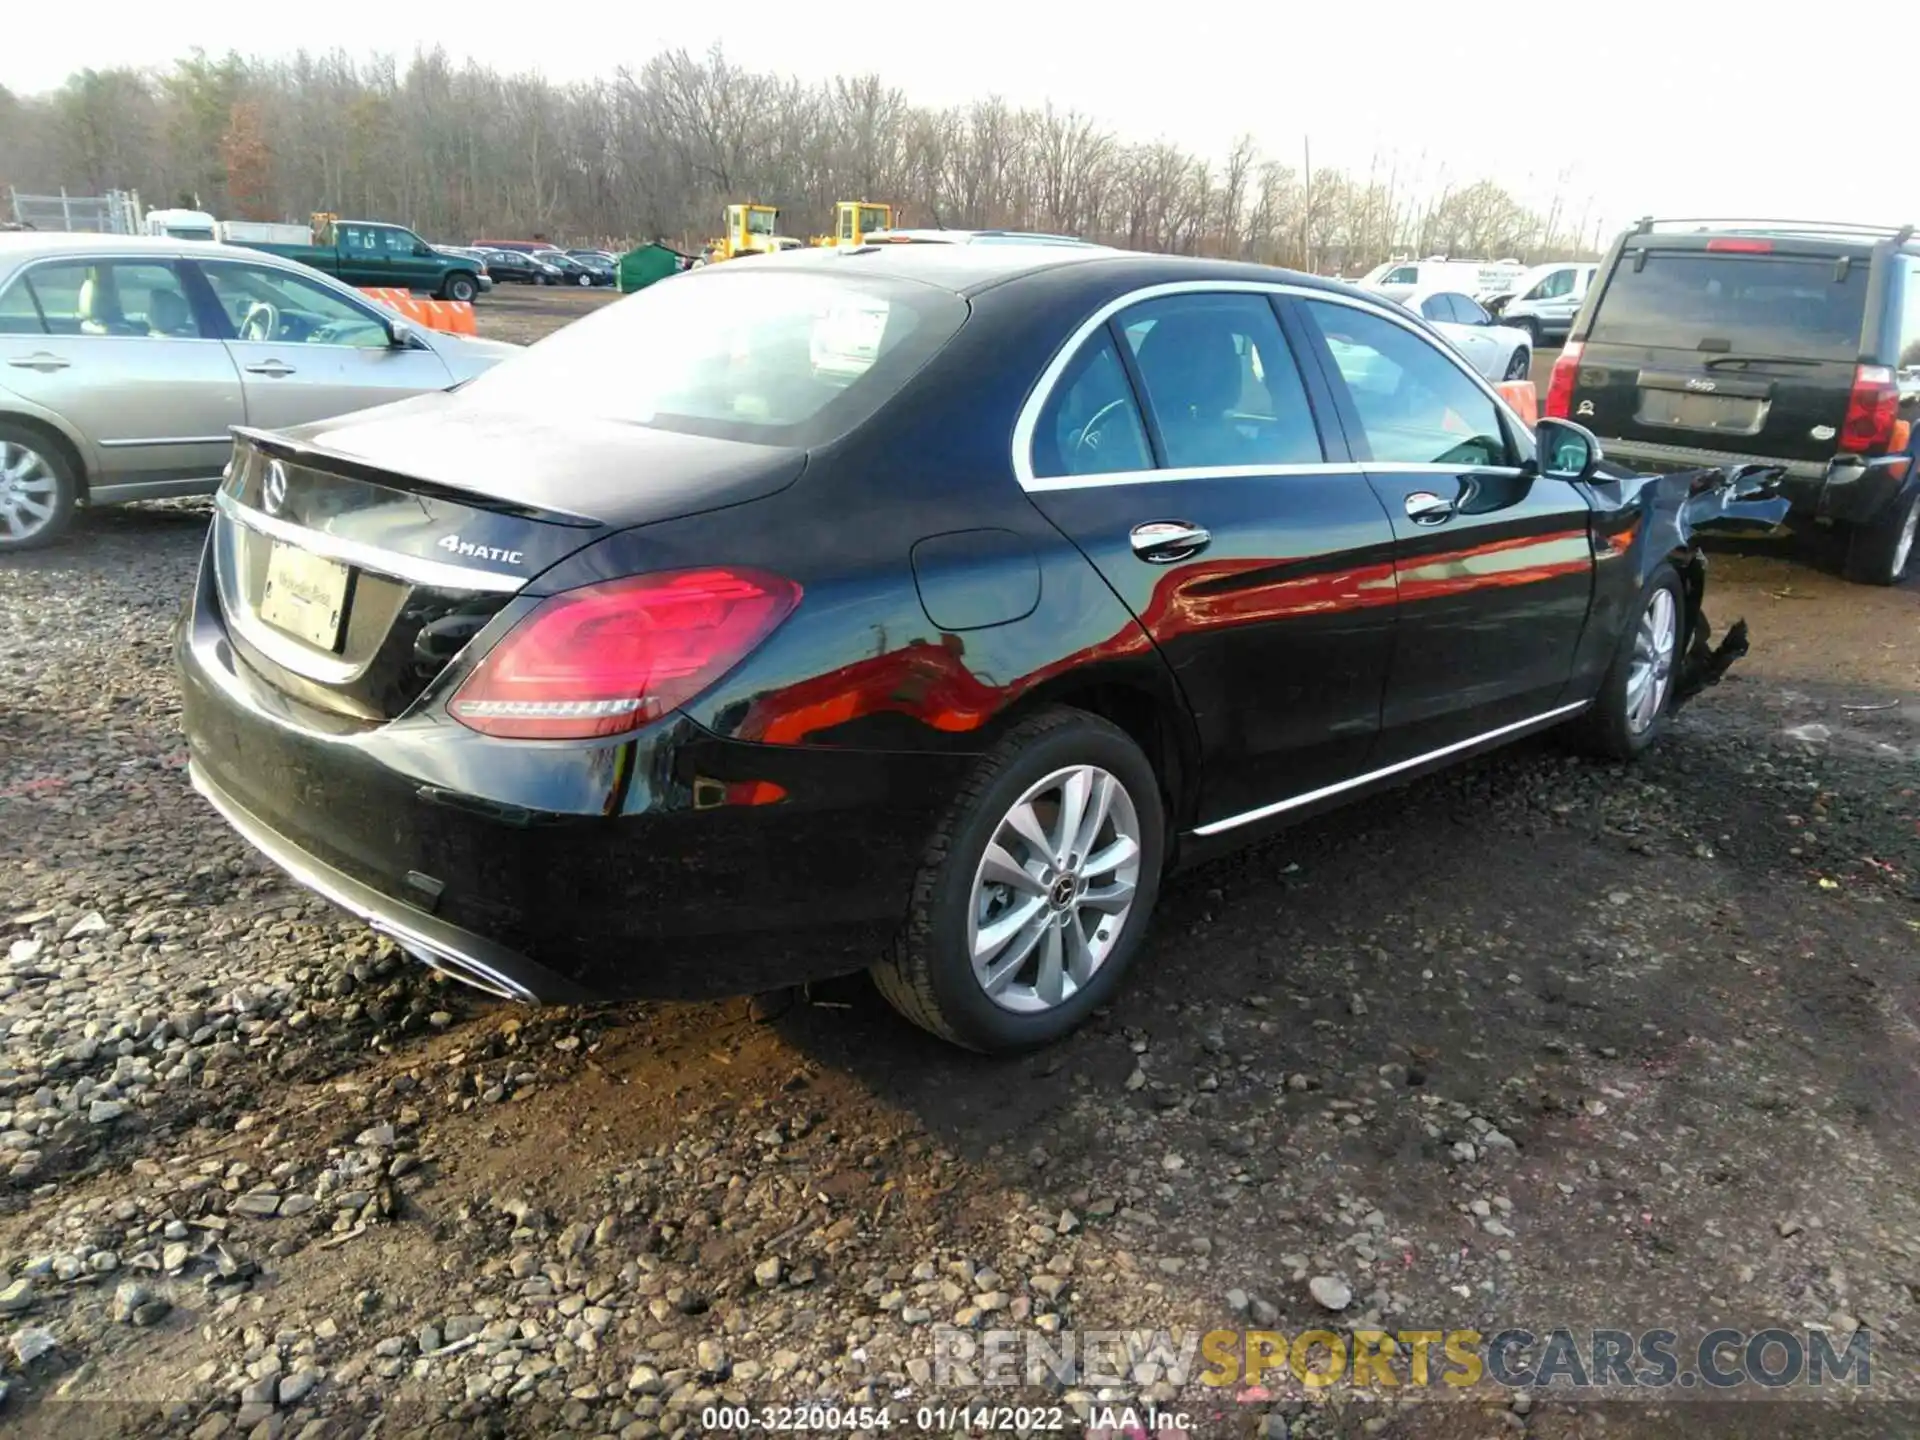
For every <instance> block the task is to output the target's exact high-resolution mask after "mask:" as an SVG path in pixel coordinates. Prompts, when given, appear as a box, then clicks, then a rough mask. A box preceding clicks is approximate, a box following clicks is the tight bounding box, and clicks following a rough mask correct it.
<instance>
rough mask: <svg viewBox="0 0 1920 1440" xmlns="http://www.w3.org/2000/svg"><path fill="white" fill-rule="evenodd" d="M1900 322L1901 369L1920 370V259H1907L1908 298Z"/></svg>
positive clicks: (1910, 257) (1911, 257)
mask: <svg viewBox="0 0 1920 1440" xmlns="http://www.w3.org/2000/svg"><path fill="white" fill-rule="evenodd" d="M1902 316H1903V318H1902V319H1901V322H1900V368H1901V369H1902V370H1920V258H1916V257H1914V256H1908V257H1907V296H1906V305H1905V306H1904V307H1903V311H1902Z"/></svg>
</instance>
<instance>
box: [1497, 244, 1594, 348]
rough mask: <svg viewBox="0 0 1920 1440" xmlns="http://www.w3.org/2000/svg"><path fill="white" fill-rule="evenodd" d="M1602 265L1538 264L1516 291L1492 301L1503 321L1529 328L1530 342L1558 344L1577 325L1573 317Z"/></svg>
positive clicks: (1517, 286)
mask: <svg viewBox="0 0 1920 1440" xmlns="http://www.w3.org/2000/svg"><path fill="white" fill-rule="evenodd" d="M1599 269H1600V267H1599V266H1598V265H1583V264H1553V265H1536V266H1534V267H1533V269H1531V270H1529V271H1527V273H1526V274H1524V275H1522V276H1521V277H1520V278H1519V279H1518V280H1517V281H1515V282H1514V287H1513V293H1512V294H1511V295H1504V296H1500V297H1498V299H1497V301H1494V302H1489V303H1488V305H1487V309H1488V310H1489V311H1491V312H1492V313H1493V315H1494V317H1495V318H1496V319H1498V320H1499V322H1500V323H1501V324H1502V325H1511V326H1513V327H1514V328H1515V329H1519V330H1524V331H1526V332H1527V344H1528V346H1529V347H1530V348H1531V349H1534V350H1538V349H1540V347H1541V346H1543V345H1558V344H1560V342H1561V341H1563V340H1565V339H1566V338H1567V334H1568V332H1569V331H1571V330H1572V329H1573V317H1574V316H1575V315H1576V314H1578V313H1579V310H1580V302H1581V301H1582V300H1584V299H1586V298H1587V290H1588V288H1589V287H1590V286H1592V284H1593V277H1594V275H1595V274H1596V273H1598V271H1599Z"/></svg>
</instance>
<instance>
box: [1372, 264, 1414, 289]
mask: <svg viewBox="0 0 1920 1440" xmlns="http://www.w3.org/2000/svg"><path fill="white" fill-rule="evenodd" d="M1379 283H1380V284H1382V285H1418V284H1419V283H1420V267H1419V266H1418V265H1402V266H1399V267H1398V268H1397V269H1393V270H1389V271H1388V272H1387V273H1386V274H1385V275H1383V276H1381V277H1380V281H1379Z"/></svg>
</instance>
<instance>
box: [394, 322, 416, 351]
mask: <svg viewBox="0 0 1920 1440" xmlns="http://www.w3.org/2000/svg"><path fill="white" fill-rule="evenodd" d="M419 333H420V332H419V331H417V330H415V329H414V327H413V322H412V321H411V320H408V319H407V318H405V317H404V316H401V315H394V316H392V317H390V318H389V319H388V320H387V339H388V341H389V342H391V344H392V345H393V348H394V349H396V350H411V349H412V348H413V346H414V342H415V341H416V340H418V339H419Z"/></svg>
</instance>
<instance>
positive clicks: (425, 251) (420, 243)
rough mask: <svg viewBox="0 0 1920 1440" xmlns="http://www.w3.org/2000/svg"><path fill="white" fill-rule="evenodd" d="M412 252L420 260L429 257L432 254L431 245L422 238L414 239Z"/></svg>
mask: <svg viewBox="0 0 1920 1440" xmlns="http://www.w3.org/2000/svg"><path fill="white" fill-rule="evenodd" d="M413 253H414V254H415V255H417V256H419V257H420V258H421V259H422V260H427V259H431V258H432V256H433V247H432V246H431V245H429V244H427V242H426V241H424V240H416V241H414V242H413Z"/></svg>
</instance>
